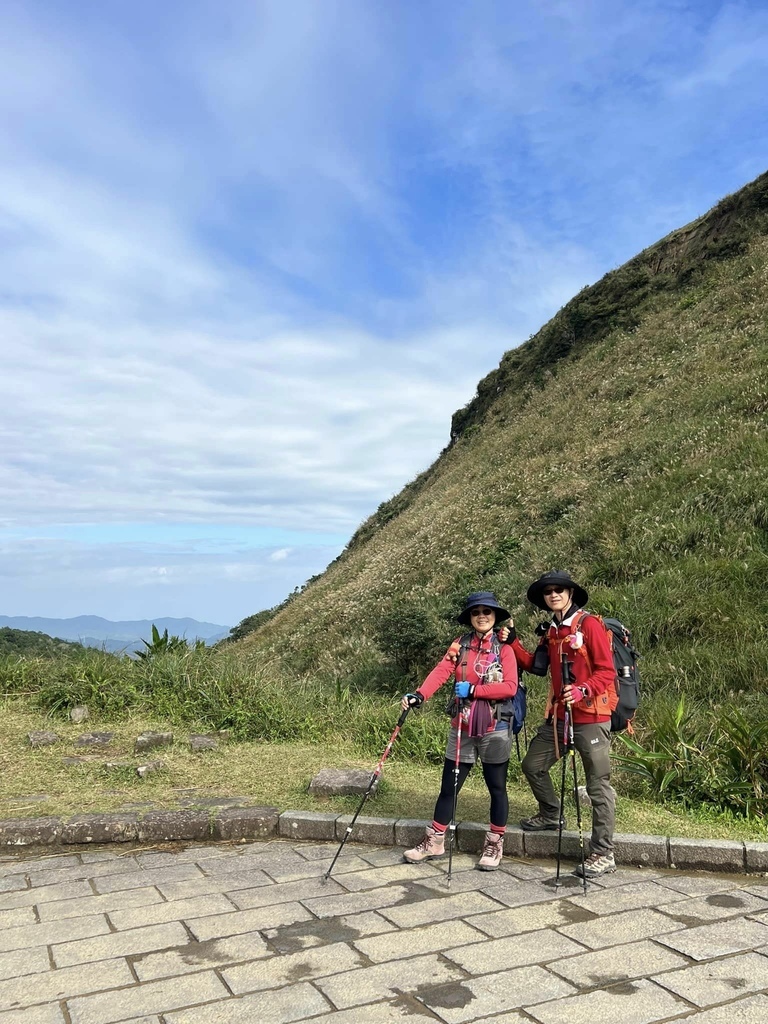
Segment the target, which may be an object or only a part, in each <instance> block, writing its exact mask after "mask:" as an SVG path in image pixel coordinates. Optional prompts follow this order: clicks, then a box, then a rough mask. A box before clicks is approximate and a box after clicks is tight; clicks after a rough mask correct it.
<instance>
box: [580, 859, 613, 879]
mask: <svg viewBox="0 0 768 1024" xmlns="http://www.w3.org/2000/svg"><path fill="white" fill-rule="evenodd" d="M615 870H616V861H615V860H614V857H613V854H612V853H590V855H589V856H588V857H587V859H586V860H585V861H584V871H582V870H581V864H577V866H576V870H575V871H574V872H573V873H574V875H578V876H579V878H599V877H600V875H609V874H610V873H611V872H612V871H615Z"/></svg>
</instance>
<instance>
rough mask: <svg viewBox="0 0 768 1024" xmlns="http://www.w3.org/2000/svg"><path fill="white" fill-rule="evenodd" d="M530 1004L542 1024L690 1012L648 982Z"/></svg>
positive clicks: (635, 1021) (638, 1022) (636, 1020)
mask: <svg viewBox="0 0 768 1024" xmlns="http://www.w3.org/2000/svg"><path fill="white" fill-rule="evenodd" d="M528 1002H529V1003H535V1004H536V1005H535V1006H530V1005H527V1006H526V1011H527V1012H528V1013H529V1014H530V1015H531V1016H532V1017H533V1018H534V1020H536V1021H539V1022H540V1024H585V1022H587V1021H596V1020H602V1021H611V1022H614V1021H617V1022H618V1021H622V1022H623V1021H632V1024H651V1022H652V1021H658V1020H669V1019H671V1018H673V1017H674V1018H675V1019H677V1018H678V1017H679V1016H680V1015H681V1014H682V1013H685V1011H686V1010H688V1009H689V1006H688V1004H686V1003H684V1002H683V1001H682V1000H680V999H678V998H677V997H676V996H673V995H672V994H671V993H669V992H667V991H665V990H664V989H663V988H661V987H660V986H658V985H655V984H654V983H653V982H651V981H647V980H645V979H641V980H640V981H627V982H624V983H623V984H620V985H615V986H613V987H609V988H606V989H599V988H598V989H595V990H594V991H593V992H584V993H580V994H579V995H574V996H573V997H572V998H570V999H557V1000H556V1001H552V1002H545V1003H542V1002H541V1000H540V999H539V998H536V997H534V998H532V999H530V1000H529V1001H528ZM475 1005H477V1004H475ZM696 1019H697V1020H698V1017H696ZM690 1020H691V1022H692V1021H693V1018H690Z"/></svg>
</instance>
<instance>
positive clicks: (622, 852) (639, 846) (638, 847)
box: [613, 833, 669, 868]
mask: <svg viewBox="0 0 768 1024" xmlns="http://www.w3.org/2000/svg"><path fill="white" fill-rule="evenodd" d="M613 843H614V856H615V858H616V863H617V864H637V865H638V866H642V867H656V868H666V867H669V840H668V839H667V837H666V836H641V835H634V834H632V833H625V834H617V835H614V837H613Z"/></svg>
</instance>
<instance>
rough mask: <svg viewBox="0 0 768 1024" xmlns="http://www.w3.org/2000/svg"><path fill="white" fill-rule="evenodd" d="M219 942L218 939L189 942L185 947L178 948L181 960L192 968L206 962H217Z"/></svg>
mask: <svg viewBox="0 0 768 1024" xmlns="http://www.w3.org/2000/svg"><path fill="white" fill-rule="evenodd" d="M219 942H220V940H219V939H206V940H205V941H204V942H189V943H187V945H186V946H179V953H180V954H181V959H182V960H183V961H184V963H185V964H189V965H190V966H192V967H194V966H196V965H197V964H204V963H206V961H208V960H215V961H219V960H221V955H220V953H219Z"/></svg>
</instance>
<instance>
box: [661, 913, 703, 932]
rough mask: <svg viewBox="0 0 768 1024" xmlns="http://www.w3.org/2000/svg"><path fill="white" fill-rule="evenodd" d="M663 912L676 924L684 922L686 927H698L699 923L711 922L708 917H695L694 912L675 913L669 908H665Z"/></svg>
mask: <svg viewBox="0 0 768 1024" xmlns="http://www.w3.org/2000/svg"><path fill="white" fill-rule="evenodd" d="M664 913H665V914H666V915H667V917H671V918H672V920H673V921H677V923H678V924H684V925H685V927H686V928H698V927H699V925H700V924H712V922H711V921H710V919H709V918H708V917H697V916H696V915H695V914H675V913H673V912H672V911H671V910H665V911H664Z"/></svg>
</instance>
